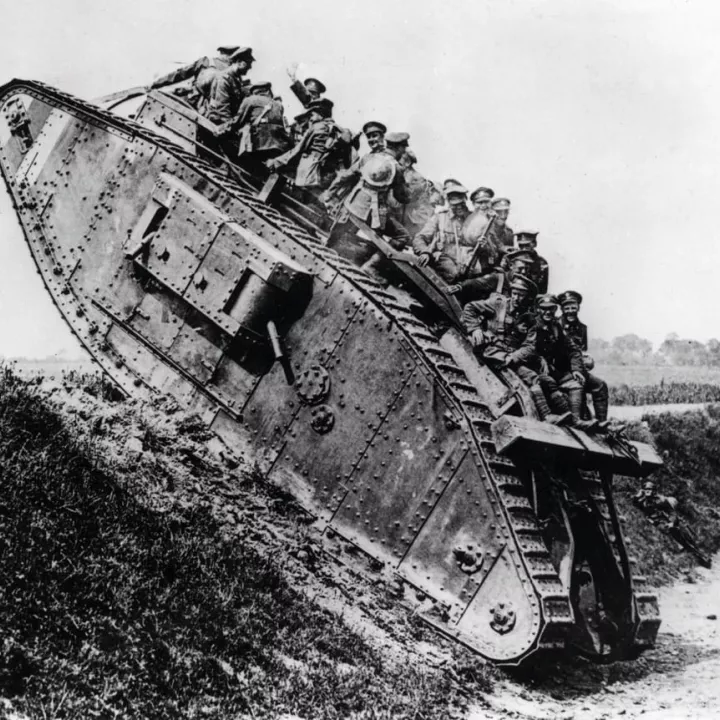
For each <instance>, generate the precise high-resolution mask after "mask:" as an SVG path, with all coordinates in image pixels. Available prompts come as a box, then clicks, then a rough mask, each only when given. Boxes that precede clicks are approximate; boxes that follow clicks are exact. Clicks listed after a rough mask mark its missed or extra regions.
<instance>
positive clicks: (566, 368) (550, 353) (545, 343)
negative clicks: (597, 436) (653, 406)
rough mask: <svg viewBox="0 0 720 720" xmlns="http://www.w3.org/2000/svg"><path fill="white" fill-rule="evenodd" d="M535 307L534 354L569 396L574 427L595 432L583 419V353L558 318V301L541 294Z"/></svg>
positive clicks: (590, 422)
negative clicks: (535, 352)
mask: <svg viewBox="0 0 720 720" xmlns="http://www.w3.org/2000/svg"><path fill="white" fill-rule="evenodd" d="M536 305H537V322H536V325H535V328H536V341H535V349H536V351H537V354H538V355H539V356H540V358H541V359H542V360H544V362H545V363H546V365H547V368H548V370H549V375H550V376H551V377H552V378H553V379H554V380H555V381H556V382H557V384H558V386H559V387H560V388H561V389H562V390H564V391H565V392H566V393H567V395H568V400H569V402H570V410H571V412H572V414H573V418H572V420H573V421H572V425H573V427H576V428H577V429H578V430H586V431H592V430H597V429H598V423H597V421H596V420H584V419H583V400H584V398H583V395H584V393H585V389H584V388H585V373H584V367H583V361H582V352H581V351H580V348H579V347H578V346H577V345H576V344H575V341H574V340H573V339H572V338H571V337H570V336H569V335H568V334H567V333H566V332H565V330H563V327H562V325H561V323H560V321H559V320H558V319H557V310H558V306H559V303H558V300H557V298H556V297H555V296H554V295H549V294H548V295H540V296H539V297H538V299H537V302H536Z"/></svg>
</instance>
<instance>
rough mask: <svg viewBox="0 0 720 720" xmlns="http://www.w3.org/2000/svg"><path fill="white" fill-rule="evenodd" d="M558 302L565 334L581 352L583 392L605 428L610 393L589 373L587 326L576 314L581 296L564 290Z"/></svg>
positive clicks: (603, 384)
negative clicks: (588, 395) (589, 396)
mask: <svg viewBox="0 0 720 720" xmlns="http://www.w3.org/2000/svg"><path fill="white" fill-rule="evenodd" d="M558 302H559V303H560V309H561V310H562V326H563V329H564V330H565V332H566V333H567V334H568V335H569V336H570V337H571V338H572V339H573V340H574V342H575V344H576V345H577V346H578V347H579V348H580V350H581V351H582V352H583V365H584V370H585V390H586V391H587V392H589V393H590V395H591V396H592V399H593V407H594V409H595V418H596V419H597V420H598V421H599V422H600V423H601V425H603V426H606V423H607V417H608V407H609V404H610V393H609V391H608V386H607V383H606V382H605V381H604V380H602V379H601V378H599V377H597V375H593V374H592V373H591V372H590V371H591V370H592V369H593V367H594V365H595V363H594V361H593V359H592V358H591V357H590V356H589V355H588V354H587V349H588V334H587V325H585V323H582V322H580V318H579V317H578V313H579V312H580V305H581V304H582V295H581V294H580V293H579V292H576V291H575V290H566V291H565V292H564V293H561V294H560V295H558Z"/></svg>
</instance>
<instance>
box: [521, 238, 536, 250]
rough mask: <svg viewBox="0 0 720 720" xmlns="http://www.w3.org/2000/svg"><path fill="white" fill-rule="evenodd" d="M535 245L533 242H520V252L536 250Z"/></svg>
mask: <svg viewBox="0 0 720 720" xmlns="http://www.w3.org/2000/svg"><path fill="white" fill-rule="evenodd" d="M534 249H535V243H534V242H532V240H520V241H519V242H518V250H534Z"/></svg>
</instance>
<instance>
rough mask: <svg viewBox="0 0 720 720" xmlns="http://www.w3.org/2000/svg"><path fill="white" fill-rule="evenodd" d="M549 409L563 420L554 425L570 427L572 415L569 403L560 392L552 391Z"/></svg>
mask: <svg viewBox="0 0 720 720" xmlns="http://www.w3.org/2000/svg"><path fill="white" fill-rule="evenodd" d="M550 407H551V409H552V411H553V412H554V413H555V414H556V415H557V416H558V417H561V418H562V419H563V421H562V422H559V423H555V424H556V425H570V424H572V421H573V414H572V411H571V410H570V403H569V402H568V399H567V396H566V395H565V393H564V392H563V391H562V390H553V391H552V392H551V393H550Z"/></svg>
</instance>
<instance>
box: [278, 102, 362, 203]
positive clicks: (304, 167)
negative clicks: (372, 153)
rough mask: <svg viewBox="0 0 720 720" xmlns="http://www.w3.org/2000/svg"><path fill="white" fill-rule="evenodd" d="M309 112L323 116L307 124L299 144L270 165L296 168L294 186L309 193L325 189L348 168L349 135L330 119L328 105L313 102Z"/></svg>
mask: <svg viewBox="0 0 720 720" xmlns="http://www.w3.org/2000/svg"><path fill="white" fill-rule="evenodd" d="M309 110H310V112H312V111H313V110H315V111H316V116H317V115H320V114H322V115H326V117H322V118H318V119H316V120H315V121H313V122H311V124H310V127H309V129H308V130H307V132H306V133H305V135H303V137H302V139H301V140H300V142H299V143H298V144H297V145H295V147H293V148H292V149H291V150H288V152H286V153H284V154H283V155H280V156H279V157H277V158H275V160H273V161H272V162H271V163H270V166H271V167H272V168H273V169H276V168H281V167H285V166H290V165H293V164H295V163H296V164H297V167H296V171H295V185H297V187H304V188H307V189H310V190H324V189H325V188H327V187H329V186H330V184H331V183H332V181H333V180H334V178H335V176H336V175H337V173H338V171H339V170H341V169H342V168H346V167H348V166H349V165H350V144H351V141H352V134H351V133H350V131H349V130H345V129H343V128H341V127H340V126H339V125H337V124H336V123H335V121H334V120H333V119H332V118H331V117H330V113H331V112H332V101H330V100H323V99H320V100H315V101H313V102H311V103H310V105H309Z"/></svg>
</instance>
